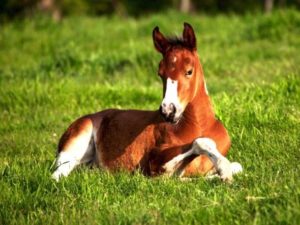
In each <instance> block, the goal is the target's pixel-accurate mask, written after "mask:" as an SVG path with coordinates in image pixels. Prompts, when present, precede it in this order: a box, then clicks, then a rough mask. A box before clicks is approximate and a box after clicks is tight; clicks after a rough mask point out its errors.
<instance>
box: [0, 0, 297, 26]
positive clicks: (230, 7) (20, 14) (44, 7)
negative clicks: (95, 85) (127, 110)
mask: <svg viewBox="0 0 300 225" xmlns="http://www.w3.org/2000/svg"><path fill="white" fill-rule="evenodd" d="M285 7H293V8H297V9H299V8H300V0H198V1H196V0H151V1H144V0H1V1H0V21H1V22H5V21H9V20H11V19H22V18H25V17H30V16H33V15H36V14H45V13H46V14H48V15H50V16H52V18H53V19H54V20H61V19H62V18H63V17H65V16H70V15H91V16H99V15H113V14H116V15H118V16H121V17H139V16H141V15H147V14H151V13H156V12H159V11H163V10H167V9H172V10H178V11H181V12H185V13H195V12H205V13H211V14H215V13H237V14H244V13H247V12H256V11H264V12H266V13H269V12H271V11H272V10H273V9H274V8H285Z"/></svg>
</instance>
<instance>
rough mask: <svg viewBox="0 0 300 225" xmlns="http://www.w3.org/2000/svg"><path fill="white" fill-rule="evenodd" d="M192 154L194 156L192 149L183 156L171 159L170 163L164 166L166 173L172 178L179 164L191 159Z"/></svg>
mask: <svg viewBox="0 0 300 225" xmlns="http://www.w3.org/2000/svg"><path fill="white" fill-rule="evenodd" d="M192 154H194V151H193V149H191V150H189V151H187V152H185V153H183V154H179V155H177V156H176V157H174V158H173V159H171V160H170V161H169V162H167V163H165V164H164V165H163V169H165V173H167V174H168V175H169V176H172V175H173V174H174V172H175V170H176V167H177V166H178V164H179V163H180V162H181V161H182V160H184V159H185V158H187V157H189V156H190V155H192Z"/></svg>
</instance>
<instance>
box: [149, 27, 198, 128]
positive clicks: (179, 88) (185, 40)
mask: <svg viewBox="0 0 300 225" xmlns="http://www.w3.org/2000/svg"><path fill="white" fill-rule="evenodd" d="M153 42H154V46H155V48H156V49H157V51H159V52H160V53H161V54H162V55H163V59H162V60H161V61H160V63H159V69H158V75H159V76H160V77H161V79H162V81H163V86H164V92H163V95H164V96H163V97H164V98H163V101H162V103H161V106H160V111H161V113H162V115H163V117H164V118H165V120H166V121H168V122H172V123H176V122H178V121H179V119H180V117H181V115H182V113H183V112H184V110H185V108H186V106H187V105H188V104H189V103H190V102H191V101H192V100H193V99H194V97H195V96H196V93H197V91H198V89H199V82H200V81H201V80H203V74H202V72H200V71H201V70H199V68H200V63H199V58H198V55H197V49H196V37H195V33H194V30H193V28H192V26H191V25H189V24H188V23H184V30H183V35H182V38H177V37H175V38H165V37H164V36H163V35H162V34H161V33H160V32H159V29H158V27H156V28H154V30H153Z"/></svg>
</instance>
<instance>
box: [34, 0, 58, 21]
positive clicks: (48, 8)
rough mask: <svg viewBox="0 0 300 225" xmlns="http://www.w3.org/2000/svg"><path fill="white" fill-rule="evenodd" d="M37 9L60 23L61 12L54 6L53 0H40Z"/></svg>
mask: <svg viewBox="0 0 300 225" xmlns="http://www.w3.org/2000/svg"><path fill="white" fill-rule="evenodd" d="M38 8H39V9H40V10H41V11H44V12H48V13H50V14H51V16H52V19H53V20H54V21H60V20H61V18H62V15H61V11H60V9H59V7H57V5H56V4H55V0H41V1H40V2H39V4H38Z"/></svg>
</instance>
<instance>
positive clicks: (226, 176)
mask: <svg viewBox="0 0 300 225" xmlns="http://www.w3.org/2000/svg"><path fill="white" fill-rule="evenodd" d="M202 154H204V155H206V156H208V157H209V159H210V160H211V161H212V163H213V164H214V167H215V169H216V171H217V173H218V174H219V176H220V178H221V179H222V180H223V181H229V182H230V181H232V179H233V178H232V175H233V174H235V173H238V172H241V170H242V168H241V165H240V164H239V163H230V162H229V160H228V159H227V158H225V157H224V156H223V155H222V154H221V153H220V152H219V151H218V149H217V146H216V143H215V142H214V141H213V140H212V139H210V138H197V139H196V140H195V141H194V142H193V145H192V147H191V149H190V150H188V151H186V152H185V153H182V154H179V155H177V156H176V157H174V158H173V159H172V160H170V161H168V162H167V163H165V164H164V165H163V169H164V170H165V172H166V173H167V174H169V175H173V174H174V172H175V171H176V169H177V168H178V165H179V164H180V163H182V161H183V160H185V159H186V158H188V157H190V156H192V155H202ZM237 164H238V165H237ZM237 167H239V168H237Z"/></svg>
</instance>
